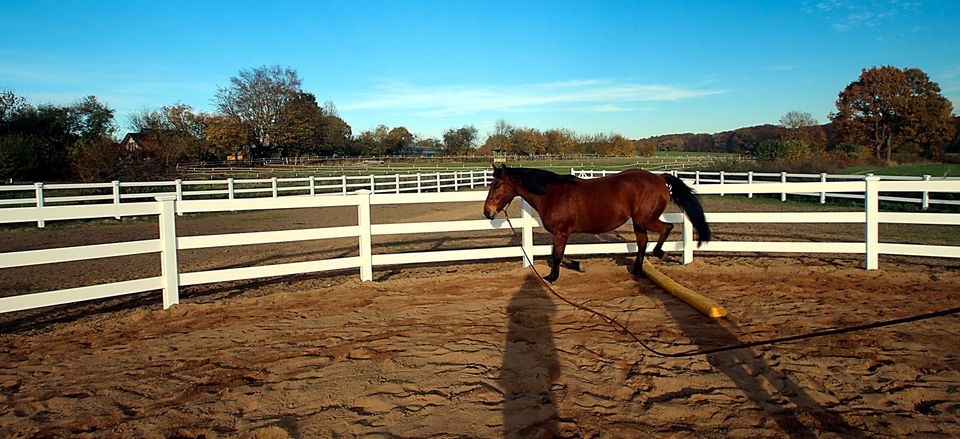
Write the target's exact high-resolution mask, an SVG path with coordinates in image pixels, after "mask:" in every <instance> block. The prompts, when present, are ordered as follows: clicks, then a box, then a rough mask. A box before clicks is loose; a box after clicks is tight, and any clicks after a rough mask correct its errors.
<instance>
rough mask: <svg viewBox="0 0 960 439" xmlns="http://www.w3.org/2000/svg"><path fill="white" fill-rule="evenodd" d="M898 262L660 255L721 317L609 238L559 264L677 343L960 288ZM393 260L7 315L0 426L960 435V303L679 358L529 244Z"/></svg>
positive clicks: (275, 432)
mask: <svg viewBox="0 0 960 439" xmlns="http://www.w3.org/2000/svg"><path fill="white" fill-rule="evenodd" d="M828 262H829V263H828ZM888 265H890V266H888V267H887V269H885V270H884V271H883V272H866V271H863V270H862V269H860V268H859V263H858V262H857V261H847V262H846V263H843V262H842V261H824V260H816V259H813V258H809V259H803V258H698V260H697V261H696V262H695V263H693V264H691V265H688V266H679V265H667V264H662V263H661V264H659V266H660V267H661V270H662V271H664V272H665V273H666V274H668V275H670V276H672V277H674V278H675V279H677V280H678V281H680V282H682V283H684V284H686V285H688V286H691V287H693V288H695V289H697V290H699V291H701V292H703V293H705V294H708V295H710V296H711V297H713V298H715V299H717V300H718V301H720V302H721V303H722V304H723V305H724V306H725V307H727V309H728V310H730V312H731V316H730V318H728V319H726V320H721V321H718V322H717V321H712V320H710V319H707V318H705V317H702V316H700V315H699V314H697V313H696V312H695V311H693V310H692V309H690V308H689V307H687V306H686V305H684V304H682V303H680V302H678V301H677V300H675V299H673V298H672V297H671V296H669V295H667V294H666V293H664V292H662V291H660V290H658V289H657V288H656V287H655V286H653V284H651V283H650V282H648V281H646V280H635V279H633V278H632V277H631V276H629V275H628V274H627V273H626V269H625V267H624V266H623V264H621V263H620V262H618V261H615V260H611V259H605V258H597V259H590V260H588V261H587V271H586V272H585V273H573V272H564V274H563V276H562V277H561V279H560V281H559V283H558V288H559V289H560V291H562V292H563V293H564V294H567V295H568V296H569V297H571V298H574V299H577V300H580V301H588V303H589V304H590V305H591V306H594V307H597V308H598V309H601V310H603V311H605V312H609V313H611V314H612V315H614V316H616V317H617V318H619V319H621V320H622V321H623V322H625V323H627V324H628V325H629V327H630V328H631V329H632V330H634V331H636V332H638V333H641V334H646V335H647V336H649V337H650V338H651V339H652V340H655V341H656V342H657V344H658V345H659V346H661V347H662V348H663V349H666V350H671V351H673V350H685V349H690V348H694V347H697V346H714V345H720V344H726V343H735V342H738V341H748V340H753V339H758V338H765V337H770V336H778V335H786V334H793V333H797V332H802V331H808V330H812V329H816V328H821V327H825V326H832V325H847V324H856V323H862V322H867V321H873V320H875V319H879V318H893V317H897V316H902V315H907V314H911V313H914V312H921V311H929V310H934V309H941V308H945V307H949V306H954V305H955V304H956V303H958V302H960V300H958V299H960V274H958V272H957V271H956V270H950V269H945V268H944V267H937V266H925V265H916V264H906V263H904V264H901V265H895V264H888ZM386 277H387V278H386V279H384V280H381V281H380V282H371V283H361V282H359V281H357V280H355V279H353V278H352V277H350V278H346V279H343V280H342V281H341V282H340V283H339V284H336V285H331V286H329V287H314V288H309V289H307V288H304V289H298V288H288V289H287V290H286V291H282V292H272V293H270V294H266V295H262V296H257V295H245V296H240V297H234V298H232V299H230V300H209V298H207V297H205V296H201V297H200V298H199V300H195V301H194V300H191V299H189V298H188V299H187V300H186V302H187V303H185V304H182V305H179V306H176V307H174V308H172V309H171V310H168V311H163V310H160V309H158V307H156V306H150V307H127V308H124V309H120V310H119V311H112V312H109V313H102V314H96V315H94V316H93V317H86V318H81V319H76V320H73V321H69V322H65V323H51V324H48V325H46V326H45V327H43V328H42V329H38V328H31V329H29V330H21V331H15V332H13V333H8V334H6V335H3V336H2V337H0V365H2V366H0V386H2V389H3V391H4V398H5V401H4V404H3V405H2V408H0V435H3V436H5V437H35V436H67V437H87V436H90V437H303V438H308V437H480V438H487V437H501V436H504V435H505V436H508V437H549V436H551V435H557V436H560V437H585V438H587V437H622V438H632V437H662V436H671V435H674V436H699V437H811V436H818V437H868V436H869V437H874V436H881V437H883V436H887V437H902V436H910V435H918V436H920V437H957V436H960V422H958V421H960V396H958V391H957V390H958V389H960V358H958V351H957V349H956V347H957V346H958V345H960V318H957V317H947V318H942V319H938V320H936V321H926V322H919V323H915V324H910V325H904V326H897V327H891V328H885V329H878V330H874V331H870V332H864V333H857V334H850V335H843V336H836V337H831V338H825V339H819V340H816V341H810V342H803V343H794V344H790V345H785V346H780V347H777V348H762V349H752V350H743V351H737V352H731V353H725V354H718V355H714V356H709V357H706V358H703V357H695V358H689V359H663V358H658V357H655V356H652V355H650V354H646V353H644V352H643V351H642V350H639V348H638V347H637V346H635V345H633V344H630V343H628V342H627V341H626V338H625V337H623V336H621V335H619V334H617V333H616V332H615V331H613V330H612V329H611V328H610V327H609V326H607V325H605V324H603V323H602V322H600V321H598V320H597V319H592V318H590V317H589V316H587V315H585V314H584V313H582V312H580V311H577V310H575V309H572V308H569V307H567V306H565V305H563V304H561V303H559V302H558V301H557V300H555V299H552V298H550V297H548V296H547V295H546V293H544V292H543V291H542V290H541V289H540V287H539V286H538V284H537V282H536V281H535V280H534V279H533V278H532V277H531V276H530V274H529V273H528V272H527V271H525V270H524V269H522V268H521V267H520V266H519V263H517V262H502V263H484V264H467V265H461V266H444V267H435V268H430V267H425V268H409V269H403V270H396V271H393V272H390V273H389V276H386ZM191 302H194V303H191Z"/></svg>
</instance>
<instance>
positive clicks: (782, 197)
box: [780, 171, 787, 201]
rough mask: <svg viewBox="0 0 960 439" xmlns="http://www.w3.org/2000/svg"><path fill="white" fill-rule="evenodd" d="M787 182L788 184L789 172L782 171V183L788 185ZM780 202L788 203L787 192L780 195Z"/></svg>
mask: <svg viewBox="0 0 960 439" xmlns="http://www.w3.org/2000/svg"><path fill="white" fill-rule="evenodd" d="M786 182H787V172H786V171H780V183H786ZM780 201H787V193H786V192H784V193H782V194H780Z"/></svg>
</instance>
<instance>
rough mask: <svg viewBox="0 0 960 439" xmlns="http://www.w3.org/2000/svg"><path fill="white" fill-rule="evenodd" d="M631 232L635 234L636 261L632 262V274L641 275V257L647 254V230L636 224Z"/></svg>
mask: <svg viewBox="0 0 960 439" xmlns="http://www.w3.org/2000/svg"><path fill="white" fill-rule="evenodd" d="M633 233H634V234H635V235H636V236H637V261H636V262H634V263H633V275H634V276H641V275H643V257H644V256H645V255H646V254H647V241H649V240H650V238H649V237H647V230H646V229H644V228H643V227H641V226H638V225H637V224H634V225H633Z"/></svg>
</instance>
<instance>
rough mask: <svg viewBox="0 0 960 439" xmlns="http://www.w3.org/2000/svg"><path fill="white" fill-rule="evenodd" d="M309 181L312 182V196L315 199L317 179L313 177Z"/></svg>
mask: <svg viewBox="0 0 960 439" xmlns="http://www.w3.org/2000/svg"><path fill="white" fill-rule="evenodd" d="M307 180H308V181H309V182H310V196H311V197H313V196H315V195H317V178H316V177H314V176H312V175H311V176H310V177H309V178H307Z"/></svg>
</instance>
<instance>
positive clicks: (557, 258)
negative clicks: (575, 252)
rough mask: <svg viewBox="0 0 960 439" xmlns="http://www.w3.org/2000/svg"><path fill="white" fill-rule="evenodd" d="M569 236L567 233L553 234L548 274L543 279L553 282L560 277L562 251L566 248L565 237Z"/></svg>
mask: <svg viewBox="0 0 960 439" xmlns="http://www.w3.org/2000/svg"><path fill="white" fill-rule="evenodd" d="M569 237H570V234H569V233H554V234H553V252H551V255H550V259H551V261H550V262H551V264H550V274H548V275H546V276H545V277H544V278H543V280H545V281H547V282H550V283H553V282H556V281H557V278H558V277H560V263H561V262H563V251H564V250H565V249H566V248H567V238H569Z"/></svg>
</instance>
